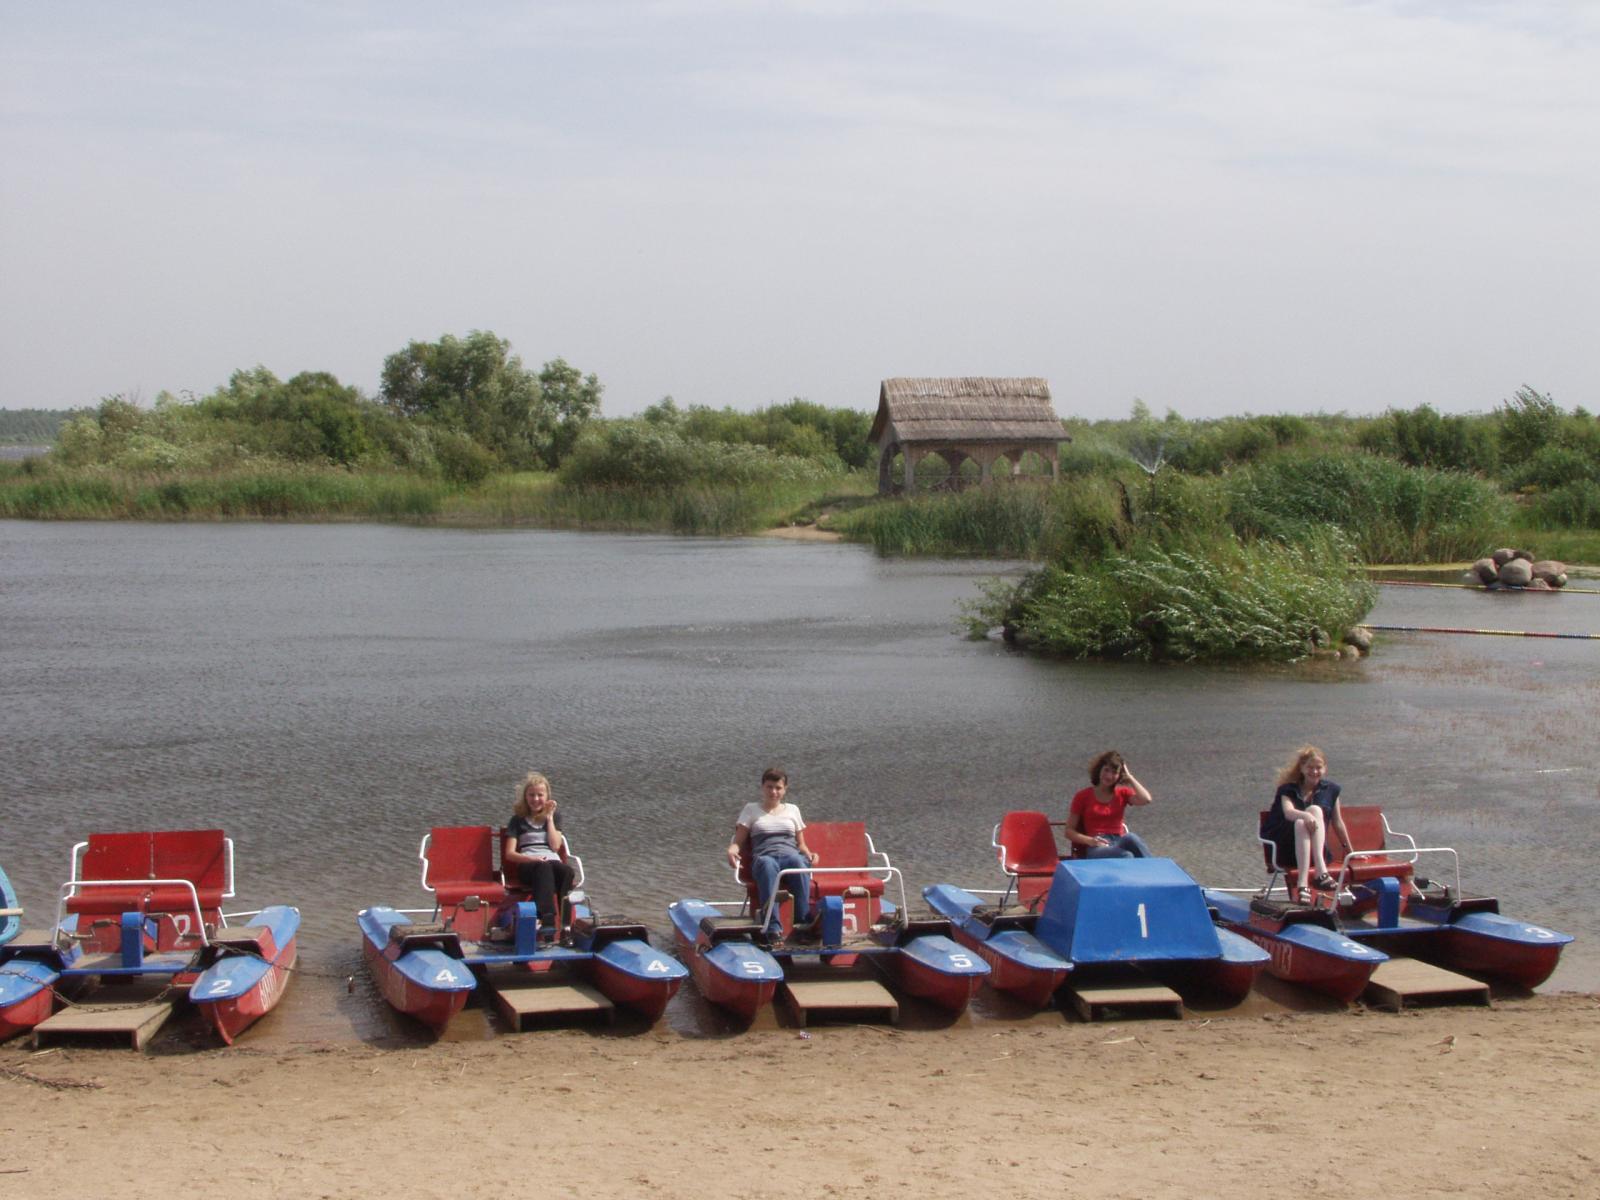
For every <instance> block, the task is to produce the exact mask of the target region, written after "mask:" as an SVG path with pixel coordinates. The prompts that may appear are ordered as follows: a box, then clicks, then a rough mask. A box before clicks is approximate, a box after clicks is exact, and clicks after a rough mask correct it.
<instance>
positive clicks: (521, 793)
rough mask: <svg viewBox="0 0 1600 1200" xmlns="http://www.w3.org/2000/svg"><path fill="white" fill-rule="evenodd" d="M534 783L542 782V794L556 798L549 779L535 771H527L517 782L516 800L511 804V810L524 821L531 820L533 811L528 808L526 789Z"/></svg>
mask: <svg viewBox="0 0 1600 1200" xmlns="http://www.w3.org/2000/svg"><path fill="white" fill-rule="evenodd" d="M536 783H542V784H544V794H545V795H546V796H548V797H549V798H550V799H552V800H554V799H555V798H556V793H555V789H554V788H552V787H551V786H550V781H549V780H548V779H546V778H545V777H544V776H543V775H541V774H539V772H537V771H529V772H528V774H527V776H526V777H525V778H524V779H523V781H522V782H521V783H519V784H517V801H516V803H515V804H513V805H512V806H511V811H512V812H514V813H516V814H517V816H519V817H521V818H522V819H523V820H524V821H531V820H533V812H532V810H531V809H529V808H528V789H529V788H530V787H532V786H533V785H534V784H536Z"/></svg>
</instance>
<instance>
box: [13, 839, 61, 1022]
mask: <svg viewBox="0 0 1600 1200" xmlns="http://www.w3.org/2000/svg"><path fill="white" fill-rule="evenodd" d="M23 916H24V909H23V907H22V905H21V903H20V902H19V901H18V899H17V893H16V889H15V888H13V887H12V886H11V880H10V879H9V878H8V877H7V876H6V873H5V872H4V871H0V1041H4V1040H5V1039H6V1038H9V1037H13V1036H15V1035H16V1034H19V1033H22V1032H23V1031H24V1030H28V1029H32V1028H33V1027H34V1026H35V1025H37V1024H38V1023H39V1022H40V1021H42V1020H44V1019H45V1018H46V1017H48V1016H49V1015H50V1013H51V1011H52V1010H53V1009H54V1007H55V983H56V980H57V979H59V978H60V977H61V971H60V967H61V964H60V962H59V960H58V959H57V960H55V961H47V960H46V959H45V957H44V956H43V955H40V954H38V953H37V951H36V950H34V949H33V948H31V947H30V948H29V950H30V952H29V953H28V954H27V955H23V954H21V953H20V950H21V949H22V947H18V946H17V945H16V939H17V935H18V934H20V933H21V932H22V917H23ZM51 942H52V949H51V952H50V953H51V956H52V959H55V958H56V956H55V953H54V950H53V939H51ZM25 943H26V939H25ZM72 953H74V954H76V947H73V948H72Z"/></svg>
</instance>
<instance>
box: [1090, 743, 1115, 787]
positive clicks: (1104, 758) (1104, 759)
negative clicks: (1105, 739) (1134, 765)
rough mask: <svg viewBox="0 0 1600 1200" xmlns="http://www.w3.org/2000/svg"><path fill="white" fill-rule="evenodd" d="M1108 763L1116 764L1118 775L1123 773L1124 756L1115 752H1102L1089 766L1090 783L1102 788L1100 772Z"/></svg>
mask: <svg viewBox="0 0 1600 1200" xmlns="http://www.w3.org/2000/svg"><path fill="white" fill-rule="evenodd" d="M1107 763H1114V764H1116V768H1117V773H1118V774H1121V773H1122V755H1121V754H1120V753H1118V752H1117V751H1115V750H1102V751H1101V752H1100V753H1099V754H1096V755H1095V756H1094V761H1093V762H1091V763H1090V764H1089V782H1090V783H1092V784H1094V785H1095V786H1096V787H1099V786H1100V772H1101V770H1102V769H1104V767H1105V765H1106V764H1107Z"/></svg>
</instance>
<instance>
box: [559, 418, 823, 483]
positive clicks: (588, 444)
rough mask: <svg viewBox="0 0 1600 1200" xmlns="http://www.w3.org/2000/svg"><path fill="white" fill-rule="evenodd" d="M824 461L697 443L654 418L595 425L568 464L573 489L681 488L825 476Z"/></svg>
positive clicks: (564, 473)
mask: <svg viewBox="0 0 1600 1200" xmlns="http://www.w3.org/2000/svg"><path fill="white" fill-rule="evenodd" d="M831 473H832V472H830V471H829V469H828V468H827V466H825V465H824V464H822V463H818V462H816V461H813V460H810V459H804V458H795V457H793V456H791V455H786V454H778V453H776V452H774V451H772V450H769V449H768V448H767V447H765V446H757V445H745V444H736V443H729V442H694V441H689V440H687V439H686V438H683V437H681V436H679V435H678V434H677V433H674V432H673V431H672V430H671V429H669V428H666V427H664V426H662V425H661V424H659V423H653V422H650V421H612V422H608V423H606V424H604V425H603V426H600V427H591V428H590V429H588V430H587V431H585V433H584V435H583V436H582V437H580V438H579V439H578V443H577V445H576V446H575V447H574V448H573V451H572V454H571V455H570V456H569V458H568V459H567V461H566V462H565V463H564V464H562V468H561V481H562V483H564V484H566V485H567V486H568V487H574V488H593V487H637V488H642V489H644V490H647V491H649V490H660V489H666V488H680V487H684V486H687V485H690V484H713V485H733V484H749V483H759V482H772V483H779V482H796V481H800V480H820V479H824V478H826V477H827V476H828V475H829V474H831Z"/></svg>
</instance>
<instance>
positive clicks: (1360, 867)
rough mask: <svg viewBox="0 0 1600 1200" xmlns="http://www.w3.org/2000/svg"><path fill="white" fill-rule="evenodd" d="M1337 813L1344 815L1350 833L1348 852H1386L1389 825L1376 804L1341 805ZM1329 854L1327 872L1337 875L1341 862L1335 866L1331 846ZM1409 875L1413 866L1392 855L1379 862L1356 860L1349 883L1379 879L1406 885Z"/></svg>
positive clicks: (1375, 860) (1369, 859)
mask: <svg viewBox="0 0 1600 1200" xmlns="http://www.w3.org/2000/svg"><path fill="white" fill-rule="evenodd" d="M1339 809H1340V811H1341V812H1342V813H1343V814H1344V827H1345V828H1346V829H1347V830H1349V831H1350V841H1351V842H1352V843H1353V844H1352V845H1351V847H1350V849H1351V850H1383V849H1387V847H1388V841H1387V834H1388V823H1387V822H1386V821H1385V820H1384V819H1383V809H1382V808H1381V807H1379V806H1378V805H1376V804H1350V805H1344V804H1341V805H1340V806H1339ZM1328 850H1329V852H1328V861H1329V869H1330V870H1332V871H1333V873H1334V874H1335V875H1337V874H1338V873H1339V871H1340V870H1341V869H1342V868H1343V866H1344V859H1343V857H1341V858H1340V859H1339V860H1338V861H1337V862H1334V861H1333V847H1332V846H1331V845H1330V846H1329V848H1328ZM1411 874H1412V864H1411V863H1409V862H1407V861H1406V860H1405V859H1404V858H1402V857H1400V856H1398V855H1393V854H1390V855H1385V856H1384V857H1382V858H1358V859H1357V860H1356V861H1355V862H1353V863H1351V864H1350V879H1351V880H1353V881H1354V882H1356V883H1365V882H1366V881H1367V880H1369V879H1378V878H1380V877H1382V876H1389V877H1390V878H1393V879H1398V880H1400V881H1401V882H1402V883H1406V882H1409V881H1410V879H1411Z"/></svg>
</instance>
